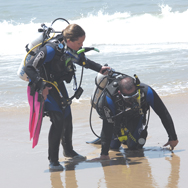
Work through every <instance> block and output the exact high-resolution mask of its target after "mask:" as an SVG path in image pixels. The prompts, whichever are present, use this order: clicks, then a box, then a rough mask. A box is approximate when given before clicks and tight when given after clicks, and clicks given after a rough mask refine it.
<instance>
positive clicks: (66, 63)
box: [25, 40, 102, 163]
mask: <svg viewBox="0 0 188 188" xmlns="http://www.w3.org/2000/svg"><path fill="white" fill-rule="evenodd" d="M58 44H59V42H58V41H56V40H55V41H54V42H48V43H47V44H45V45H44V46H43V47H41V48H40V50H39V51H38V52H37V54H36V55H35V57H34V58H33V59H32V60H30V61H29V62H28V63H27V65H26V66H25V72H26V74H27V75H28V77H29V78H30V81H31V82H30V85H35V87H36V88H41V86H42V85H43V83H44V82H43V81H42V79H44V80H47V81H50V82H56V83H57V85H58V89H59V90H60V92H61V94H62V95H63V98H64V99H67V98H68V93H67V90H66V87H65V84H64V81H66V82H67V83H70V82H71V80H72V77H74V73H75V65H74V63H76V64H78V65H80V66H82V62H83V58H80V57H78V59H75V57H74V56H72V55H70V54H76V53H75V51H73V50H71V49H69V48H66V49H65V48H59V46H58ZM82 57H83V56H82ZM84 61H85V62H86V64H85V67H86V68H89V69H92V70H94V71H96V72H99V71H100V69H101V67H102V66H101V65H100V64H97V63H95V62H93V61H91V60H89V59H87V58H85V57H84ZM45 86H48V87H52V89H51V90H49V95H48V96H47V99H46V101H45V112H47V113H48V115H49V117H50V120H51V122H52V125H51V128H50V132H49V138H48V140H49V157H48V158H49V160H50V162H53V163H56V162H57V163H58V155H59V145H60V142H61V144H62V146H63V149H64V155H65V156H66V157H74V156H75V155H78V154H77V153H76V152H75V151H74V150H73V147H72V116H71V109H70V105H67V106H66V108H62V98H61V97H60V95H59V93H58V92H57V90H56V88H55V87H54V86H53V85H51V84H46V85H45ZM62 109H63V110H62Z"/></svg>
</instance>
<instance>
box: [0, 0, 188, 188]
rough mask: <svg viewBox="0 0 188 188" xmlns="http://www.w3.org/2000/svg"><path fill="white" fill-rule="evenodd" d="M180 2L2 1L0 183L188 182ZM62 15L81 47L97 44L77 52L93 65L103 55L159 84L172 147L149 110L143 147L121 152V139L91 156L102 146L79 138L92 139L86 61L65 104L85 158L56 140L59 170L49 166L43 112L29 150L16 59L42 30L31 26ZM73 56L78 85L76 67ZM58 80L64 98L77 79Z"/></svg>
mask: <svg viewBox="0 0 188 188" xmlns="http://www.w3.org/2000/svg"><path fill="white" fill-rule="evenodd" d="M187 7H188V1H185V0H176V1H171V0H165V1H161V0H152V1H150V0H140V1H136V0H135V1H134V0H126V1H122V0H116V1H109V0H103V1H93V0H78V1H66V0H61V1H53V2H52V1H51V0H45V1H43V0H41V1H40V2H39V1H37V0H33V1H22V0H18V1H16V2H15V1H13V0H9V1H3V2H1V6H0V27H1V30H0V34H1V36H2V37H1V45H0V144H1V152H0V160H1V163H0V164H1V168H0V188H34V187H35V188H88V187H89V188H116V187H128V188H137V187H138V188H140V187H143V188H147V187H148V188H167V187H168V188H185V187H187V184H188V178H187V169H188V163H187V158H188V152H187V151H188V146H187V144H186V143H187V141H188V138H187V133H188V128H187V112H188V89H187V88H188V80H187V72H188V63H187V60H188V37H187V33H188V25H187V19H188V8H187ZM57 18H60V19H59V20H57ZM62 18H63V19H66V20H67V21H68V22H69V23H71V24H74V23H76V24H78V25H80V26H81V27H82V28H83V29H84V31H85V32H86V39H85V41H84V44H83V47H94V48H96V49H98V51H99V53H98V52H96V51H90V52H87V53H85V55H86V57H87V58H89V59H90V60H92V61H94V62H96V63H99V64H101V65H104V64H108V65H109V66H110V67H111V68H112V69H114V70H115V71H117V72H121V73H124V74H127V75H130V76H133V75H134V74H136V75H137V76H138V77H139V79H140V81H141V82H142V83H145V84H148V85H149V86H151V87H152V88H153V89H154V90H155V91H156V92H157V93H158V95H159V96H160V97H161V98H162V100H163V102H164V103H165V105H166V106H167V109H168V110H169V112H170V114H171V116H172V119H173V121H174V125H175V129H176V133H177V136H178V140H179V144H178V145H177V147H175V149H174V151H173V152H172V151H170V148H169V147H163V145H164V144H166V142H167V141H168V135H167V133H166V130H165V129H164V127H163V125H162V123H161V121H160V119H159V118H158V116H157V115H156V114H155V113H154V111H153V110H151V115H150V119H149V127H148V137H147V142H146V144H145V146H144V149H143V150H139V151H128V150H127V149H126V146H125V145H122V146H121V148H120V150H119V151H110V158H111V160H108V161H98V162H92V161H91V159H93V158H96V157H98V156H99V155H100V150H101V146H100V145H97V144H87V143H86V142H88V141H89V142H90V141H93V140H95V139H96V138H97V137H96V136H95V135H94V134H93V133H92V131H91V128H90V122H89V116H90V109H91V106H90V98H91V95H92V94H93V91H94V88H95V87H96V86H95V78H96V76H97V74H98V73H97V72H95V71H93V70H90V69H84V72H83V79H82V83H81V87H82V88H83V89H84V92H83V94H82V96H81V98H80V100H79V101H78V100H76V101H73V103H72V105H71V108H72V115H73V146H74V150H75V151H76V152H78V153H79V154H81V155H84V156H86V157H87V159H86V160H85V161H70V160H67V159H65V158H64V156H63V149H62V147H60V152H59V159H60V163H61V164H62V166H63V167H64V170H63V171H62V172H50V171H49V169H48V166H49V161H48V132H49V129H50V125H51V122H50V120H49V118H48V117H44V119H43V124H42V129H41V133H40V138H39V142H38V145H37V146H36V147H35V148H34V149H32V140H30V139H29V137H30V136H29V105H28V100H27V91H26V90H27V85H28V82H26V81H23V80H22V79H20V77H19V76H20V69H19V67H20V66H21V65H22V63H23V62H24V59H25V57H26V54H27V52H26V49H25V46H26V45H27V44H30V43H31V42H32V41H33V40H35V39H36V38H37V37H36V36H37V35H39V34H40V35H41V33H39V32H38V31H39V30H40V29H41V24H45V25H46V27H48V28H52V29H53V31H55V32H56V35H57V34H60V33H61V31H62V30H63V29H65V27H67V25H68V24H67V22H65V21H63V20H62ZM55 20H56V21H55ZM54 21H55V23H54ZM52 23H53V24H52ZM58 32H59V33H58ZM52 35H53V33H51V34H50V36H52ZM56 35H55V36H56ZM49 42H50V41H49ZM74 65H76V73H75V74H76V79H77V86H78V85H79V83H80V80H81V72H82V69H81V67H80V66H79V65H77V64H74ZM21 73H22V72H21ZM66 88H67V92H68V94H69V97H71V96H72V95H73V94H74V90H73V88H75V85H74V84H73V81H72V82H71V83H69V84H66ZM91 124H92V127H93V129H94V131H95V132H96V134H97V135H100V132H101V128H102V125H101V124H102V121H101V119H100V118H99V116H98V114H96V112H95V110H93V113H92V119H91Z"/></svg>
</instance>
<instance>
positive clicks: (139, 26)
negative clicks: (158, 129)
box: [0, 5, 188, 55]
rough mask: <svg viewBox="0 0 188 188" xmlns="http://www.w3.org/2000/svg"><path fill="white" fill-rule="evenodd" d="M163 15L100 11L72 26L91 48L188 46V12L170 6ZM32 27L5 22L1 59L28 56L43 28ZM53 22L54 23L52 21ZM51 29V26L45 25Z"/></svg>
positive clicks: (163, 9) (58, 27) (61, 25)
mask: <svg viewBox="0 0 188 188" xmlns="http://www.w3.org/2000/svg"><path fill="white" fill-rule="evenodd" d="M160 9H161V12H160V14H157V13H156V14H154V13H153V14H151V13H144V14H140V15H132V14H131V13H130V12H124V13H121V12H115V13H113V14H108V13H104V11H98V13H97V14H91V13H88V14H87V16H82V17H80V18H79V19H76V20H69V22H70V23H77V24H79V25H81V26H82V27H83V28H84V30H85V31H86V34H87V35H86V41H85V46H91V45H120V47H121V45H149V44H161V43H163V44H164V43H187V42H188V37H187V33H188V26H187V24H186V22H187V17H188V10H186V11H184V12H181V13H180V12H177V11H176V12H173V11H172V9H171V7H169V6H168V5H160ZM33 21H34V20H33V19H32V20H31V21H30V22H29V23H28V24H24V23H18V22H15V21H6V20H4V21H2V22H0V27H1V38H2V40H1V42H2V44H3V45H1V46H0V51H1V55H8V54H9V55H10V51H11V53H12V54H13V55H16V54H24V53H25V45H26V44H27V43H29V41H30V38H31V36H33V35H34V34H35V33H36V32H37V31H38V28H40V25H41V23H34V22H33ZM52 21H53V20H52ZM45 24H46V25H47V26H50V25H51V22H49V23H45ZM53 26H54V29H55V30H58V31H59V30H60V31H61V30H62V29H63V28H64V27H66V25H65V24H64V23H62V22H61V23H59V21H58V23H57V24H54V25H53Z"/></svg>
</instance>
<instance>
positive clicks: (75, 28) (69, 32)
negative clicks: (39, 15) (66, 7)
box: [62, 24, 85, 42]
mask: <svg viewBox="0 0 188 188" xmlns="http://www.w3.org/2000/svg"><path fill="white" fill-rule="evenodd" d="M62 33H63V37H64V40H65V41H67V40H68V39H69V40H70V41H72V42H74V41H77V40H78V38H79V37H82V36H84V35H85V31H84V30H83V29H82V28H81V27H80V26H79V25H77V24H69V25H68V26H67V27H66V28H65V29H64V30H63V31H62Z"/></svg>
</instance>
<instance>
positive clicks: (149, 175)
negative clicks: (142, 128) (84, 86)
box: [0, 93, 188, 188]
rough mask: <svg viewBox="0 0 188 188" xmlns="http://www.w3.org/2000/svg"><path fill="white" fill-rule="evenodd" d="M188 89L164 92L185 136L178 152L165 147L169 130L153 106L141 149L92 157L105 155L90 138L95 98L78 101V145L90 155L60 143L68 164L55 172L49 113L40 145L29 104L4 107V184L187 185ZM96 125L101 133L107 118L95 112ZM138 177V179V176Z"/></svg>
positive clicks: (75, 107)
mask: <svg viewBox="0 0 188 188" xmlns="http://www.w3.org/2000/svg"><path fill="white" fill-rule="evenodd" d="M187 95H188V94H187V93H185V94H181V95H175V96H170V97H161V98H162V100H163V102H164V103H165V105H166V106H167V109H168V110H169V112H170V114H171V116H172V118H173V121H174V124H175V128H176V132H177V136H178V139H179V144H178V145H177V147H176V148H175V150H174V152H173V153H172V152H171V151H170V150H169V147H166V148H164V147H163V145H164V144H165V143H166V142H167V140H168V137H167V133H166V131H165V129H164V127H163V126H162V123H161V121H160V119H159V118H158V116H157V115H156V114H155V113H154V112H153V110H151V117H150V121H149V127H148V138H147V142H146V144H145V146H144V149H143V150H142V151H135V152H129V151H127V150H126V149H123V148H121V149H120V151H110V154H109V155H110V157H111V160H109V161H104V162H102V161H101V162H91V161H90V159H92V158H95V157H98V156H99V155H100V150H101V147H100V145H94V144H86V142H87V141H92V140H94V139H96V136H94V135H93V133H92V132H91V129H90V127H89V113H90V102H89V101H81V102H80V103H73V105H72V114H73V147H74V150H75V151H76V152H78V153H79V154H81V155H84V156H87V160H86V161H81V162H80V161H68V160H66V159H65V158H64V157H63V154H62V153H63V152H62V147H60V152H59V159H60V162H61V164H62V165H63V166H64V168H65V169H64V171H62V172H54V173H50V172H49V170H48V165H49V162H48V159H47V156H48V132H49V128H50V124H51V123H50V121H49V118H48V117H45V118H44V120H43V124H42V129H41V133H40V138H39V142H38V145H37V146H36V147H35V148H34V149H32V141H30V140H29V130H28V121H29V109H27V110H25V111H19V110H15V111H13V112H12V111H4V112H1V113H0V126H1V132H0V144H1V149H2V151H3V152H1V153H0V157H1V161H2V165H1V170H0V175H1V178H2V181H1V182H0V185H1V187H5V188H6V187H7V188H8V187H15V188H18V187H19V188H20V187H21V188H22V187H23V188H24V187H27V188H33V187H45V188H51V187H53V186H54V187H58V188H59V187H60V188H61V187H62V188H63V187H91V188H95V187H101V188H106V187H107V188H110V187H114V186H124V185H125V184H126V185H127V186H130V187H135V188H137V187H140V185H141V184H140V183H142V185H144V187H146V188H150V187H165V186H167V185H168V186H169V187H171V188H177V187H186V185H187V184H188V180H187V177H186V171H187V168H188V164H187V156H188V152H187V151H188V146H187V145H186V144H185V143H187V131H188V129H187V118H186V117H187V116H186V112H187V111H188V105H187V104H188V99H187ZM92 125H93V128H94V130H95V131H96V132H97V134H100V131H101V128H102V126H101V120H100V119H99V117H98V114H96V113H94V114H93V116H92ZM159 164H160V165H159ZM141 172H142V173H141ZM88 174H90V176H88ZM86 176H87V178H85V177H86ZM31 177H32V178H31ZM10 178H11V181H9V179H10ZM135 179H136V180H137V181H133V180H135ZM99 184H100V186H99Z"/></svg>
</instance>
